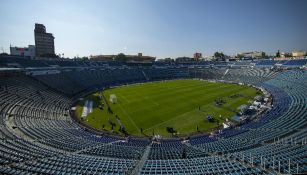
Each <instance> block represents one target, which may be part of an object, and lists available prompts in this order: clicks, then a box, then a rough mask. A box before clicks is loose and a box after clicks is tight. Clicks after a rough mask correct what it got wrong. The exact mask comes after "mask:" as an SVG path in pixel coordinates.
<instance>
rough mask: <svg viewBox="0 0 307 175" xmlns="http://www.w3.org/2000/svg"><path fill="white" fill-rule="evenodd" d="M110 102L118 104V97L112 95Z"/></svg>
mask: <svg viewBox="0 0 307 175" xmlns="http://www.w3.org/2000/svg"><path fill="white" fill-rule="evenodd" d="M110 102H111V103H113V104H114V103H117V97H116V95H115V94H111V95H110Z"/></svg>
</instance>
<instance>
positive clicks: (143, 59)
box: [90, 53, 156, 62]
mask: <svg viewBox="0 0 307 175" xmlns="http://www.w3.org/2000/svg"><path fill="white" fill-rule="evenodd" d="M90 59H91V60H96V61H98V60H99V61H112V60H115V61H127V62H129V61H136V62H153V61H155V59H156V57H152V56H144V55H143V54H142V53H138V54H137V55H125V54H123V53H120V54H118V55H91V56H90Z"/></svg>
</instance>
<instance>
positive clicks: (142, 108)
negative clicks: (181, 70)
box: [76, 80, 259, 137]
mask: <svg viewBox="0 0 307 175" xmlns="http://www.w3.org/2000/svg"><path fill="white" fill-rule="evenodd" d="M101 94H102V93H101V92H97V93H95V94H92V95H90V96H88V97H86V98H84V100H83V101H81V102H80V103H79V104H78V105H77V110H76V113H77V116H78V117H79V118H80V116H81V113H82V110H83V105H84V102H85V100H91V101H93V112H92V113H89V114H88V116H87V117H86V118H85V119H84V120H83V122H84V123H85V124H86V125H89V126H91V127H93V128H96V129H100V130H102V129H103V130H109V131H110V130H112V126H111V124H110V122H109V120H110V121H112V122H113V123H115V124H116V126H115V127H113V132H115V133H118V134H120V132H119V128H120V125H122V126H124V127H125V129H126V131H127V132H128V133H129V134H130V135H135V136H145V135H148V136H151V135H152V134H153V133H154V134H159V135H162V136H164V137H169V136H171V134H169V133H168V132H167V130H166V127H173V129H174V130H175V131H177V132H178V134H179V135H187V134H191V133H195V132H196V131H197V126H198V129H199V131H208V130H210V129H212V128H215V127H217V126H219V125H221V124H222V123H223V122H224V121H225V120H226V118H228V119H231V118H232V117H233V116H234V115H235V112H234V110H237V108H238V107H239V106H240V105H242V104H246V103H248V101H249V100H252V99H253V98H254V97H255V96H256V95H257V94H259V92H258V90H256V89H254V88H251V87H247V86H240V85H236V84H226V83H212V82H208V81H203V80H171V81H160V82H150V83H144V84H132V85H128V86H120V87H115V88H112V89H108V90H106V91H104V92H103V95H104V97H105V99H106V101H107V103H108V104H109V105H110V108H111V110H112V111H113V114H111V113H110V112H109V111H108V109H107V105H106V104H104V106H103V109H100V108H99V106H100V105H101V104H102V103H105V101H104V100H103V98H102V99H100V98H99V96H101ZM110 94H115V95H116V97H117V103H115V104H112V103H111V102H110V101H109V98H110ZM236 94H237V96H235V97H232V98H230V96H231V95H236ZM217 99H222V100H223V102H224V103H223V104H222V105H220V106H218V105H216V102H215V100H217ZM116 115H117V116H118V119H116V117H115V116H116ZM208 115H212V116H214V119H215V120H216V121H215V122H208V121H207V116H208ZM141 128H142V129H143V133H141Z"/></svg>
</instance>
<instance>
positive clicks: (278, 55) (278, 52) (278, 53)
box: [276, 50, 280, 58]
mask: <svg viewBox="0 0 307 175" xmlns="http://www.w3.org/2000/svg"><path fill="white" fill-rule="evenodd" d="M276 57H277V58H279V57H280V51H279V50H278V51H277V53H276Z"/></svg>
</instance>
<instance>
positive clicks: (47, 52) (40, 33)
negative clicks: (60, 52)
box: [34, 23, 55, 57]
mask: <svg viewBox="0 0 307 175" xmlns="http://www.w3.org/2000/svg"><path fill="white" fill-rule="evenodd" d="M34 37H35V47H36V56H38V57H53V56H55V52H54V37H53V35H52V33H46V28H45V26H44V25H43V24H37V23H36V24H35V29H34Z"/></svg>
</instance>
